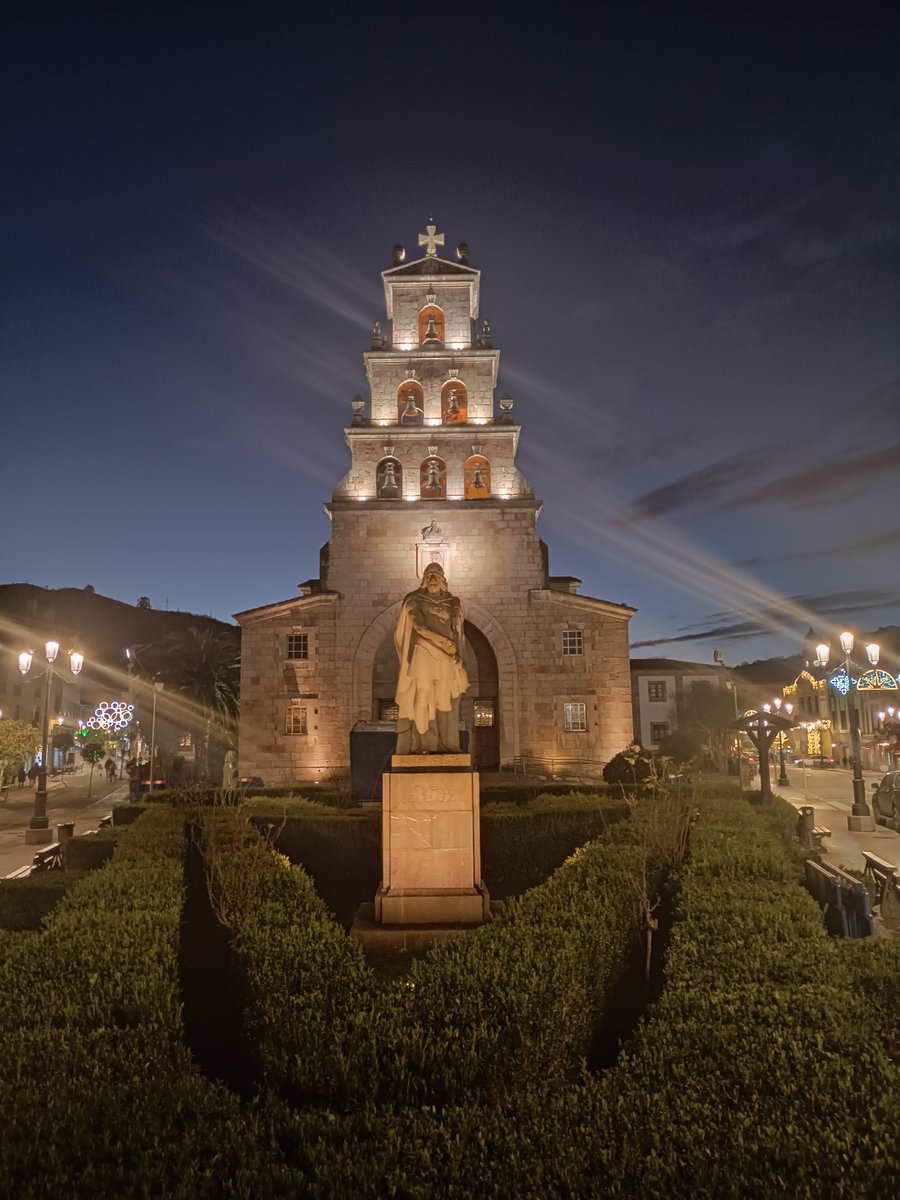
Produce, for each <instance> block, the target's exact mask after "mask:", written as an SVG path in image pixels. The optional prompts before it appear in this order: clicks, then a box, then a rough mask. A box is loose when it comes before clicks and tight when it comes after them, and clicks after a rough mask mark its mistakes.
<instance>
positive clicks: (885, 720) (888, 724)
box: [878, 705, 900, 771]
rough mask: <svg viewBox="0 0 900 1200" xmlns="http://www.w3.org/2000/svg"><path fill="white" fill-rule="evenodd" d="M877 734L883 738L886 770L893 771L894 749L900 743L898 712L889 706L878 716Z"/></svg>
mask: <svg viewBox="0 0 900 1200" xmlns="http://www.w3.org/2000/svg"><path fill="white" fill-rule="evenodd" d="M878 732H879V733H880V734H883V735H884V737H885V739H886V740H885V743H884V745H885V749H886V750H887V765H888V770H889V771H892V770H893V769H894V749H895V747H896V745H897V742H898V741H900V712H898V711H897V709H895V708H893V707H892V706H891V705H888V707H887V708H886V709H885V710H884V712H880V713H879V714H878Z"/></svg>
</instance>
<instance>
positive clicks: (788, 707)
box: [772, 696, 794, 787]
mask: <svg viewBox="0 0 900 1200" xmlns="http://www.w3.org/2000/svg"><path fill="white" fill-rule="evenodd" d="M772 703H773V704H774V705H775V712H776V713H778V715H779V716H780V715H781V705H782V700H781V697H780V696H776V697H775V699H774V700H773V701H772ZM784 711H785V713H786V714H787V716H790V715H791V713H792V712H793V711H794V706H793V704H785V706H784ZM786 736H787V735H786V734H785V732H784V730H782V731H781V733H780V734H779V735H778V786H779V787H790V786H791V781H790V780H789V779H788V777H787V771H786V770H785V769H784V739H785V737H786Z"/></svg>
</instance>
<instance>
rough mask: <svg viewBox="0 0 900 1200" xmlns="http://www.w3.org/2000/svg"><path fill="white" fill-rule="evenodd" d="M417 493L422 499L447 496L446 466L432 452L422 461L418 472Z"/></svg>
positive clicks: (442, 498)
mask: <svg viewBox="0 0 900 1200" xmlns="http://www.w3.org/2000/svg"><path fill="white" fill-rule="evenodd" d="M419 495H420V496H421V497H422V499H423V500H445V499H446V498H447V466H446V464H445V462H444V460H443V459H442V458H438V457H437V456H436V455H434V454H432V455H431V456H430V457H428V458H426V459H425V461H424V462H423V463H422V469H421V471H420V472H419Z"/></svg>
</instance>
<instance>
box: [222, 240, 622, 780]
mask: <svg viewBox="0 0 900 1200" xmlns="http://www.w3.org/2000/svg"><path fill="white" fill-rule="evenodd" d="M418 242H419V248H420V250H421V256H420V257H418V258H415V259H413V260H412V261H407V259H406V252H405V250H404V248H403V247H402V246H395V247H394V252H393V265H392V266H391V267H389V268H388V269H387V270H385V271H384V272H382V279H383V281H384V296H385V306H386V317H387V322H386V324H385V325H384V326H382V325H381V323H380V322H376V323H375V325H374V327H373V331H372V341H371V347H370V348H369V350H368V351H367V352H366V353H365V354H364V355H363V359H364V363H365V373H366V381H367V384H368V389H369V393H370V398H369V400H368V401H366V400H364V399H362V398H361V397H359V396H357V397H356V398H355V399H354V400H353V402H352V418H351V423H350V427H349V428H348V429H345V431H344V437H345V440H346V443H347V445H348V447H349V449H350V468H349V470H348V471H347V474H346V475H345V476H344V477H343V479H341V480H340V482H339V483H338V484H337V486H336V488H335V489H334V493H333V495H332V498H331V501H330V503H328V504H327V505H326V511H327V513H328V516H329V518H330V520H331V537H330V539H329V541H328V542H327V544H326V545H325V546H324V547H323V548H322V551H321V554H320V566H319V578H318V579H311V580H308V581H307V582H306V583H303V584H300V586H299V591H300V595H299V596H295V597H293V598H292V599H289V600H281V601H278V602H276V603H273V604H267V605H264V606H262V607H261V608H254V609H250V610H249V611H247V612H242V613H238V614H236V620H237V621H238V622H239V623H240V626H241V650H242V666H241V721H240V747H239V761H240V773H241V775H259V776H261V777H262V778H263V779H264V780H265V782H266V783H267V784H271V785H280V784H287V783H294V782H316V781H322V782H324V781H325V780H326V779H328V780H334V779H335V778H339V777H341V776H344V775H346V774H348V773H349V765H350V742H351V736H350V735H351V730H354V728H357V729H360V728H364V727H363V726H360V724H359V723H360V722H379V721H382V722H383V721H390V720H392V719H393V718H394V717H395V715H396V708H395V705H394V691H395V687H396V680H397V655H396V651H395V648H394V641H393V633H394V624H395V621H396V618H397V612H398V609H399V607H400V602H401V600H402V599H403V597H404V595H406V593H408V592H410V591H411V590H413V589H414V588H415V587H417V586H418V583H419V580H420V578H421V575H422V571H423V569H424V568H425V566H426V565H427V564H428V563H429V562H438V563H440V564H441V565H442V566H443V568H444V571H445V574H446V576H447V579H448V581H449V585H450V589H451V591H452V592H453V593H454V594H455V595H457V596H459V597H460V599H461V601H462V604H463V611H464V615H465V632H466V639H467V649H468V656H467V661H466V669H467V673H468V676H469V680H470V686H469V689H468V692H467V694H466V695H464V696H463V698H462V705H461V710H460V721H461V724H462V725H464V726H465V728H466V730H467V731H468V738H469V743H468V744H469V749H470V751H471V753H472V754H473V757H474V760H475V765H476V767H477V768H478V769H480V770H494V769H498V768H515V767H525V768H526V769H537V770H542V771H546V772H553V771H554V770H558V769H560V767H561V766H563V765H565V764H567V763H568V764H571V763H573V762H576V761H577V762H579V763H585V764H588V765H589V767H590V768H592V769H593V770H595V771H599V770H600V768H601V767H602V764H603V763H604V762H606V761H607V760H608V759H609V758H611V757H612V756H613V755H614V754H616V753H617V752H618V751H619V750H621V749H622V748H623V747H624V746H625V745H626V744H627V743H628V742H630V741H631V739H632V714H631V679H630V673H629V659H628V622H629V619H630V617H631V615H632V613H633V612H634V609H632V608H629V607H627V606H625V605H621V604H613V603H610V602H608V601H606V600H596V599H593V598H591V597H588V596H580V595H579V594H578V588H579V586H580V580H578V579H573V578H569V577H558V576H553V575H550V574H549V572H548V556H547V547H546V546H545V545H544V543H543V542H542V541H541V540H540V538H539V537H538V536H537V532H536V525H537V519H538V515H539V513H540V510H541V501H540V500H537V499H535V496H534V492H533V490H532V488H531V486H530V484H529V483H528V481H527V480H526V479H525V478H524V477H523V476H522V475H521V473H520V472H519V470H518V469H517V467H516V450H517V447H518V442H519V435H520V432H521V427H520V426H519V425H518V424H517V422H516V419H515V417H514V415H513V401H512V399H511V398H510V397H509V396H508V395H503V396H501V397H500V398H499V401H495V396H494V393H495V390H496V388H497V375H498V368H499V360H500V351H499V350H497V349H495V347H494V343H493V338H492V333H491V327H490V323H489V322H488V321H487V320H482V321H480V322H479V300H480V297H479V289H480V283H481V273H480V271H478V270H477V269H476V268H475V267H473V266H472V265H471V264H470V262H469V248H468V246H467V245H466V244H465V243H463V244H461V245H460V246H459V247H458V248H457V251H456V260H455V261H451V260H450V258H449V257H448V258H444V257H442V256H441V255H440V254H439V253H438V248H439V247H442V246H443V243H444V236H443V234H439V233H436V231H435V227H434V226H433V225H429V226H428V227H427V232H426V233H424V234H420V235H419V238H418ZM382 728H385V727H384V726H382ZM388 728H389V727H388Z"/></svg>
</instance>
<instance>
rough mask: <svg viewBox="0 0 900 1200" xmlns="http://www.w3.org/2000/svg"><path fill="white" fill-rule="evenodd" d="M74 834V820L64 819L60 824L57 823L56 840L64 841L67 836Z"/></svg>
mask: <svg viewBox="0 0 900 1200" xmlns="http://www.w3.org/2000/svg"><path fill="white" fill-rule="evenodd" d="M74 836H75V822H74V821H64V822H63V823H62V824H60V825H57V827H56V840H57V841H58V842H64V841H66V840H67V839H68V838H70V837H74Z"/></svg>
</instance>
